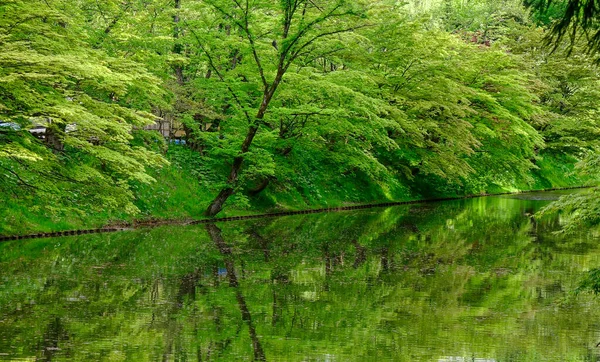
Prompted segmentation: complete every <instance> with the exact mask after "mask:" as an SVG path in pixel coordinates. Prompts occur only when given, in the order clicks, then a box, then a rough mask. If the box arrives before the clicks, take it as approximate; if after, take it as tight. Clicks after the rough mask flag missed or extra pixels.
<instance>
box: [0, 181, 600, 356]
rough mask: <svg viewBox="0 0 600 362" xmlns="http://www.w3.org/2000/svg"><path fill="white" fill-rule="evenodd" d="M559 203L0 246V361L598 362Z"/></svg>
mask: <svg viewBox="0 0 600 362" xmlns="http://www.w3.org/2000/svg"><path fill="white" fill-rule="evenodd" d="M558 194H560V193H543V194H541V193H539V194H527V195H525V194H523V195H516V196H514V195H513V196H500V197H489V198H479V199H469V200H461V201H450V202H443V203H437V204H426V205H410V206H398V207H391V208H386V209H373V210H362V211H347V212H338V213H330V214H313V215H300V216H293V217H282V218H278V219H265V220H258V221H257V220H253V221H248V222H240V223H223V224H217V225H214V226H189V227H180V226H172V227H161V228H155V229H148V230H137V231H131V232H122V233H116V234H102V235H82V236H71V237H63V238H54V239H39V240H27V241H14V242H9V243H4V244H0V360H32V361H33V360H45V361H51V360H55V361H66V360H68V361H208V360H212V361H235V360H268V361H455V362H457V361H598V360H600V348H597V347H596V345H597V344H598V342H600V297H594V296H593V295H589V294H578V295H576V294H575V293H574V290H575V289H576V287H577V285H578V283H579V281H580V280H581V278H582V277H583V275H584V273H585V272H586V271H587V270H590V269H593V268H598V267H600V247H599V245H600V244H599V243H598V241H599V240H598V236H597V235H594V234H593V233H592V232H591V231H587V230H582V231H581V233H580V234H578V235H570V236H564V235H557V234H555V233H553V231H556V230H558V229H559V228H560V217H559V216H557V215H554V216H549V217H547V218H545V219H542V220H535V219H533V218H531V217H530V215H531V214H533V213H535V212H536V210H538V209H539V208H540V207H543V206H544V205H546V204H547V203H548V202H550V201H551V200H552V199H555V198H556V197H557V195H558Z"/></svg>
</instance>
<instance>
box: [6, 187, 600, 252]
mask: <svg viewBox="0 0 600 362" xmlns="http://www.w3.org/2000/svg"><path fill="white" fill-rule="evenodd" d="M593 187H594V186H571V187H554V188H549V189H540V190H524V191H516V192H501V193H490V194H474V195H466V196H457V197H442V198H434V199H422V200H409V201H391V202H382V203H369V204H360V205H352V206H338V207H329V208H320V209H307V210H297V211H280V212H273V213H263V214H254V215H243V216H229V217H221V218H210V219H208V218H206V219H185V220H175V219H162V220H161V219H159V220H149V221H148V220H147V221H144V220H140V221H134V222H133V223H127V224H123V225H118V226H117V225H116V224H115V225H114V226H111V225H108V226H106V227H102V228H96V229H79V230H66V231H55V232H47V233H36V234H26V235H0V243H2V242H6V241H12V240H24V239H43V238H54V237H61V236H72V235H84V234H100V233H110V232H117V231H127V230H135V229H139V228H152V227H159V226H164V225H200V224H210V223H217V222H230V221H241V220H253V219H265V218H274V217H283V216H294V215H306V214H319V213H326V212H339V211H350V210H364V209H375V208H381V207H391V206H400V205H417V204H427V203H436V202H442V201H453V200H465V199H474V198H480V197H491V196H502V195H518V194H527V193H533V192H551V191H561V190H577V189H587V188H593Z"/></svg>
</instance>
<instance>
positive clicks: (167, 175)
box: [0, 148, 585, 235]
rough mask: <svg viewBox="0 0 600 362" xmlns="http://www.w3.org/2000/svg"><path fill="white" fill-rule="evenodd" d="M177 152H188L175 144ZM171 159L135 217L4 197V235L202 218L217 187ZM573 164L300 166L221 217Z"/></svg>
mask: <svg viewBox="0 0 600 362" xmlns="http://www.w3.org/2000/svg"><path fill="white" fill-rule="evenodd" d="M173 152H174V153H175V154H177V153H178V152H179V153H180V152H185V151H184V150H182V149H177V148H175V151H173ZM171 158H172V159H173V160H174V161H173V162H172V164H171V165H170V166H168V167H165V168H163V169H161V170H155V171H153V175H154V177H155V178H156V179H157V182H156V183H153V184H151V185H136V186H135V191H136V194H137V196H138V200H137V201H136V205H137V206H138V208H139V209H140V211H141V213H140V214H138V215H136V216H135V217H133V216H131V215H126V214H124V213H120V212H114V213H110V214H109V213H106V214H92V215H89V214H88V215H86V214H82V213H77V212H75V211H56V209H54V211H51V210H49V209H48V208H46V207H45V205H43V204H41V203H40V202H39V201H40V200H35V199H31V200H23V199H20V200H15V199H12V198H10V197H4V206H5V207H3V208H2V209H0V235H13V234H27V233H33V232H49V231H61V230H71V229H81V228H96V227H101V226H103V225H106V224H108V223H115V222H131V221H133V220H134V219H186V218H201V217H202V213H203V211H204V210H205V208H206V206H207V205H208V203H209V202H210V200H211V199H212V197H214V195H215V194H216V190H214V189H213V190H211V189H209V188H208V187H207V186H206V185H207V184H209V183H201V182H199V181H198V179H199V177H201V176H200V175H199V174H198V172H195V170H194V169H193V167H189V165H186V164H184V163H181V162H179V161H177V160H178V159H177V157H173V156H171ZM573 164H574V160H573V159H569V158H568V157H565V156H559V155H558V156H557V155H546V156H545V157H543V158H542V159H541V160H540V161H539V162H538V167H539V170H536V171H534V172H533V174H532V177H533V179H534V183H533V184H527V183H520V184H519V182H515V184H513V185H503V186H500V185H486V186H485V189H469V188H468V187H462V188H461V187H449V186H448V185H444V182H443V180H432V179H427V178H425V179H421V180H412V181H406V180H405V181H402V182H401V181H399V180H386V181H381V182H379V183H377V184H376V183H372V182H371V183H369V182H368V181H366V179H364V178H361V177H359V176H357V175H346V176H340V175H333V174H326V173H314V172H312V173H307V172H303V171H306V170H298V172H297V175H302V176H298V177H297V179H295V180H293V182H285V183H281V184H271V185H269V187H268V188H267V189H266V190H265V191H263V192H262V193H261V194H260V195H259V196H258V197H256V198H253V199H252V200H250V201H249V202H248V201H247V200H246V201H244V200H240V199H237V200H236V199H233V201H232V202H231V203H230V205H229V206H228V207H227V208H226V210H225V211H224V212H223V213H222V214H220V215H219V216H231V215H244V214H251V213H261V212H268V211H273V210H300V209H306V208H319V207H331V206H341V205H348V204H355V203H368V202H383V201H389V200H393V201H405V200H415V199H423V198H431V197H444V196H446V197H452V196H462V195H464V194H475V193H482V192H488V193H500V192H506V191H516V190H521V191H525V190H537V189H547V188H553V187H569V186H578V185H582V184H584V183H585V181H584V180H582V179H580V178H579V177H577V176H576V175H574V174H573V173H572V171H573ZM307 175H308V176H307Z"/></svg>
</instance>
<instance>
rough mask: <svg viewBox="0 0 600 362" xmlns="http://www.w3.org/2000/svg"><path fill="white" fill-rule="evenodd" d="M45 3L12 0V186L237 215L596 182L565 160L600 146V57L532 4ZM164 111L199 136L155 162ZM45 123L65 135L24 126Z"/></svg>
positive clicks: (153, 209) (384, 0) (179, 213)
mask: <svg viewBox="0 0 600 362" xmlns="http://www.w3.org/2000/svg"><path fill="white" fill-rule="evenodd" d="M32 4H33V3H28V2H19V1H12V2H9V3H7V5H5V6H3V8H2V9H3V11H5V12H7V13H8V12H10V13H11V14H12V13H18V14H20V15H19V16H18V17H16V18H15V21H14V22H11V21H10V20H3V21H4V22H6V25H5V26H4V27H3V28H4V29H5V30H4V33H3V35H2V36H3V37H2V38H1V39H6V41H4V40H2V42H1V43H0V44H1V46H2V47H3V49H5V50H6V51H5V52H3V54H2V55H0V60H1V61H2V62H3V64H6V66H3V68H2V72H3V73H2V75H3V77H2V78H0V79H3V81H2V82H0V87H1V86H2V84H6V87H7V88H6V89H7V91H6V92H5V93H4V94H6V97H5V98H3V100H2V103H1V104H2V107H3V108H2V109H0V115H2V117H3V118H5V120H8V121H13V122H16V123H18V124H19V125H20V126H21V130H14V129H12V128H10V127H4V128H2V129H1V130H0V133H1V137H2V140H3V141H2V145H1V147H2V148H1V149H0V162H4V164H3V165H4V166H5V167H4V172H5V173H4V174H5V175H6V177H4V178H3V179H2V180H0V183H1V184H2V185H6V187H4V189H6V190H11V191H10V192H12V193H13V194H14V195H13V196H12V197H13V198H14V197H17V196H18V197H21V198H22V197H24V196H23V195H27V194H29V193H31V192H32V190H33V189H38V188H39V189H43V190H45V191H47V192H46V193H47V194H49V195H55V196H56V197H57V198H62V199H63V200H69V203H70V205H77V206H78V208H79V209H82V210H89V206H87V205H86V203H84V202H82V200H85V201H86V202H88V203H93V204H96V205H98V206H100V208H106V209H117V208H123V207H125V208H126V209H127V210H129V211H136V207H137V208H138V209H141V210H142V212H143V213H142V215H143V216H144V217H146V216H147V217H152V216H159V215H160V216H159V217H168V216H169V215H173V217H177V218H179V217H185V216H191V217H198V216H199V215H198V214H199V210H201V209H202V207H206V205H207V204H209V200H208V197H207V195H210V194H212V195H213V196H214V195H217V194H219V195H225V196H224V199H227V198H229V196H231V195H235V196H234V197H233V198H232V199H231V200H230V201H228V203H227V204H226V205H228V206H227V207H229V208H230V209H231V210H230V211H227V212H228V213H230V212H231V213H238V212H241V210H251V209H253V210H264V209H266V208H269V209H270V208H301V207H315V206H317V205H319V206H320V205H339V204H342V203H344V202H368V201H384V200H406V199H413V198H422V197H442V196H457V195H464V194H477V193H487V192H504V191H516V190H524V189H531V188H549V187H553V186H573V185H578V184H582V183H583V182H584V180H590V179H591V178H593V177H592V176H591V175H590V172H588V175H581V174H579V175H578V176H576V175H573V174H566V173H570V172H571V171H573V167H574V164H575V163H577V162H578V161H580V160H583V159H585V158H588V157H590V158H593V157H594V155H595V150H596V149H597V147H598V145H597V139H598V135H599V131H598V130H599V129H600V127H599V126H598V124H597V121H596V119H597V114H598V109H597V104H600V98H599V97H600V93H599V92H598V90H597V88H598V84H599V83H598V81H599V80H600V77H599V74H598V70H597V68H596V67H595V66H594V65H593V64H592V62H591V61H590V58H589V56H587V55H586V54H585V52H584V50H583V46H581V45H579V46H575V47H574V48H573V55H572V57H571V58H568V59H565V58H564V57H563V56H562V54H563V52H562V51H563V50H567V48H568V47H567V46H561V47H559V49H558V51H557V52H555V53H551V51H550V50H551V49H548V48H545V47H543V46H542V43H543V36H544V29H543V28H541V27H539V26H537V25H536V24H535V23H534V22H533V21H532V20H531V14H529V12H528V11H527V10H526V8H524V7H523V6H522V5H521V3H520V2H519V1H518V0H505V1H487V0H478V1H455V0H448V1H416V0H415V1H408V2H407V3H398V2H396V1H390V0H378V1H368V2H367V1H358V2H349V1H341V0H340V1H335V2H331V1H323V2H315V1H304V0H297V1H296V0H294V1H283V2H275V3H274V2H271V1H252V2H248V3H246V2H244V1H242V2H238V1H232V0H211V1H190V0H178V1H167V0H151V1H146V0H144V1H142V0H128V1H105V2H98V1H88V0H79V1H76V2H75V3H69V4H70V5H68V4H67V3H63V2H61V1H60V0H53V1H51V2H48V4H44V6H33V5H32ZM40 4H41V3H40ZM28 14H31V18H30V17H28ZM38 15H39V17H38ZM3 19H4V18H3ZM19 19H21V20H19ZM13 24H14V26H13ZM31 34H35V36H31ZM30 59H36V61H35V62H32V61H31V60H30ZM8 84H10V85H11V86H10V87H8ZM148 112H151V113H148ZM159 117H160V118H164V119H167V120H172V121H173V124H174V125H175V126H177V127H179V125H181V126H180V130H183V131H185V136H184V138H185V141H186V147H187V148H188V149H189V150H190V152H189V154H185V155H184V152H181V150H180V149H177V148H175V149H173V152H170V155H169V157H172V159H173V160H174V164H173V165H172V166H170V167H169V168H168V169H167V170H162V171H161V170H153V171H151V172H147V166H149V167H153V166H154V165H158V164H161V162H162V158H161V157H159V156H158V155H157V154H158V153H160V152H166V151H167V148H168V144H163V143H162V142H160V141H158V140H157V139H156V138H154V139H153V138H152V137H148V134H147V133H144V134H142V133H138V135H137V136H135V137H136V138H135V139H133V137H134V135H133V134H132V132H131V131H132V128H133V127H136V128H139V127H141V126H143V125H144V124H147V123H148V122H152V121H153V120H154V119H156V118H159ZM48 119H52V120H53V123H52V124H51V125H50V128H51V129H53V130H54V132H55V134H56V135H58V137H57V138H58V139H59V140H60V142H59V143H56V142H55V140H54V138H52V139H53V140H54V141H52V142H48V144H44V143H43V142H40V141H38V140H36V139H35V138H33V137H31V136H30V135H29V134H28V133H27V132H25V130H26V129H27V128H28V127H30V126H31V125H32V122H38V123H39V122H45V123H47V122H46V121H47V120H48ZM74 124H77V127H73V125H74ZM175 131H177V129H173V130H172V134H171V136H172V135H173V134H174V133H175ZM161 145H162V146H161ZM57 147H58V148H63V149H62V150H56V149H54V152H53V148H57ZM1 160H3V161H1ZM184 164H185V166H183V165H184ZM177 173H185V175H177ZM57 174H58V175H61V176H60V177H62V178H63V179H61V180H60V182H58V181H59V180H57V179H56V177H55V176H53V175H57ZM149 175H154V176H156V177H158V178H159V182H158V183H157V184H148V182H151V181H152V177H150V176H149ZM562 175H564V176H562ZM69 180H70V181H69ZM71 181H73V182H71ZM194 183H196V186H193V184H194ZM82 184H83V185H85V186H84V187H82V186H81V185H82ZM28 185H29V186H28ZM132 186H133V187H132ZM175 189H179V191H173V190H175ZM183 190H185V191H183ZM7 192H8V191H7ZM38 192H39V191H38ZM184 193H187V194H188V195H189V199H192V200H195V201H196V203H197V204H198V205H194V206H189V205H188V204H187V201H188V200H186V198H185V196H184V195H183V194H184ZM64 195H69V196H68V198H67V197H63V196H64ZM159 195H161V196H159ZM134 199H136V200H134ZM132 200H134V202H133V203H131V202H130V201H132ZM16 202H17V203H19V202H18V201H16ZM30 202H31V201H30ZM49 203H50V201H49V202H42V203H40V204H49ZM21 204H22V205H26V204H27V203H26V202H25V201H23V202H21ZM178 204H181V205H187V206H184V207H183V208H184V210H177V209H176V205H178ZM134 205H137V206H134ZM161 205H162V206H161ZM216 210H217V211H219V210H220V209H218V208H216ZM46 216H47V215H46ZM113 216H114V217H116V218H121V217H123V216H121V214H120V213H119V214H118V215H117V214H114V215H113Z"/></svg>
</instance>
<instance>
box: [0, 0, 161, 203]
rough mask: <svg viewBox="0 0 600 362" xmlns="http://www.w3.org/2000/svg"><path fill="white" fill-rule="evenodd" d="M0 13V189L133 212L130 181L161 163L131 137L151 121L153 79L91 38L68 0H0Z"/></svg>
mask: <svg viewBox="0 0 600 362" xmlns="http://www.w3.org/2000/svg"><path fill="white" fill-rule="evenodd" d="M0 14H3V15H2V19H1V20H0V119H1V120H2V121H3V122H5V123H6V124H8V125H10V127H0V170H2V173H3V177H2V178H1V180H2V182H1V183H0V187H1V188H2V190H3V191H4V192H10V193H12V194H13V195H15V196H19V195H18V194H19V193H20V192H19V190H26V191H25V192H21V193H20V197H26V196H27V195H30V194H38V195H37V196H38V197H43V198H48V199H51V200H60V201H63V202H64V203H63V205H67V206H70V207H74V208H76V209H81V208H82V206H83V205H96V207H98V206H101V208H102V209H103V210H114V209H117V208H124V209H125V210H126V211H127V212H130V213H134V212H135V211H136V208H135V206H134V205H133V204H132V202H131V201H132V199H133V194H132V192H131V185H130V182H131V181H136V182H145V183H147V182H151V181H152V180H153V179H152V178H151V177H150V176H149V175H148V174H147V173H146V168H147V167H151V166H156V165H161V164H163V163H164V159H163V158H162V157H161V156H160V155H158V154H156V153H154V152H152V151H149V150H148V149H146V148H144V147H141V146H134V145H133V144H132V140H133V131H134V130H135V129H136V128H137V129H140V128H142V127H143V126H144V125H147V124H149V123H151V122H153V121H154V119H155V117H154V116H153V115H152V114H151V113H150V112H148V111H149V110H151V107H152V105H153V104H157V103H160V97H159V96H160V95H162V94H163V92H162V91H161V90H160V88H159V85H158V84H159V83H158V79H157V78H155V77H153V76H152V75H151V74H149V73H148V72H146V71H145V70H144V68H143V67H142V66H140V64H138V63H135V62H133V61H130V60H123V59H117V58H114V57H111V56H109V55H107V54H106V52H104V51H103V50H101V49H97V47H95V46H94V44H92V43H90V41H89V39H90V37H89V34H88V32H87V30H86V29H85V28H84V27H83V26H82V22H81V21H80V19H81V12H80V10H79V7H74V6H72V5H71V4H70V3H69V2H64V1H61V0H52V1H22V0H15V1H9V2H3V3H1V4H0ZM144 110H146V111H144ZM35 126H42V127H43V129H45V131H44V134H43V139H37V138H35V137H33V136H32V135H31V134H30V132H29V131H28V130H29V129H31V128H33V127H35ZM52 204H53V203H52V202H49V203H48V205H52Z"/></svg>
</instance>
